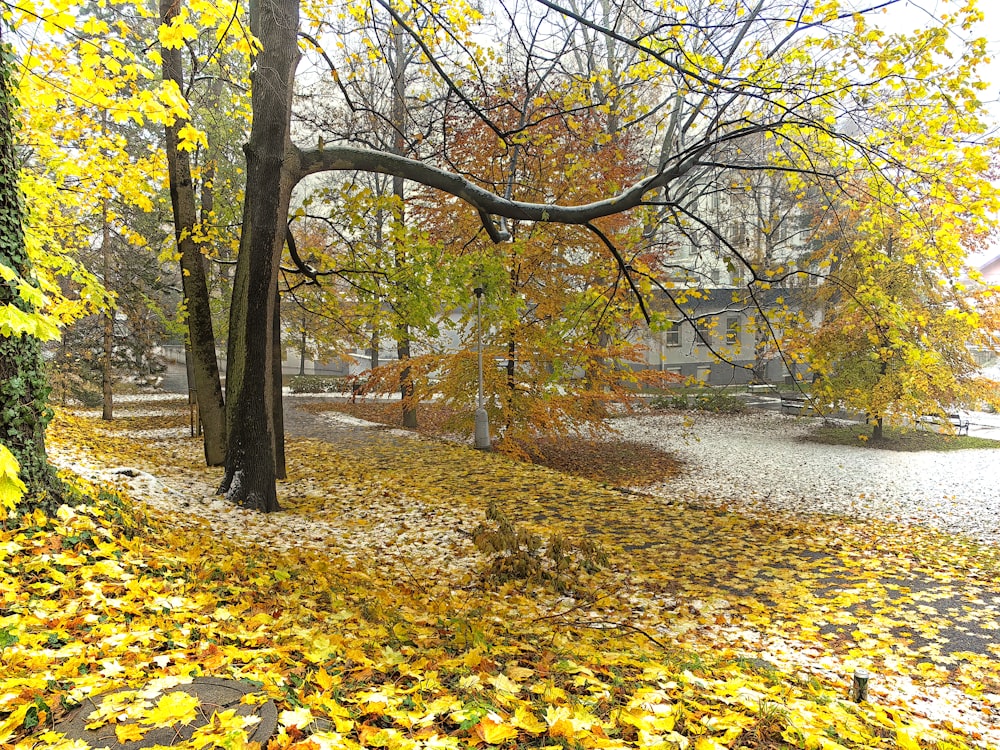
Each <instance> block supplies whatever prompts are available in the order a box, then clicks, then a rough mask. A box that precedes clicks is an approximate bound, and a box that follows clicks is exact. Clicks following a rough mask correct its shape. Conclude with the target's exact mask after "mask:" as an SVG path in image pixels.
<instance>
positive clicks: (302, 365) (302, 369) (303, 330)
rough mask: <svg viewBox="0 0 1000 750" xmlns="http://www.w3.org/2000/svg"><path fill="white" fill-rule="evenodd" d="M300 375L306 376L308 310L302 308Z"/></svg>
mask: <svg viewBox="0 0 1000 750" xmlns="http://www.w3.org/2000/svg"><path fill="white" fill-rule="evenodd" d="M299 335H300V338H299V375H305V374H306V310H305V308H304V307H303V308H302V328H301V330H300V331H299Z"/></svg>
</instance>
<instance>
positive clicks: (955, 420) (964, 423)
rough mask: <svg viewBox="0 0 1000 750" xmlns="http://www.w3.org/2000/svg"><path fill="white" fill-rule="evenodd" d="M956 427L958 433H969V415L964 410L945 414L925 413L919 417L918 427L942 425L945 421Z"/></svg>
mask: <svg viewBox="0 0 1000 750" xmlns="http://www.w3.org/2000/svg"><path fill="white" fill-rule="evenodd" d="M946 421H947V422H948V423H949V424H951V426H952V427H954V428H955V433H956V434H957V435H968V434H969V415H968V414H966V413H965V412H962V411H956V412H949V413H947V414H945V415H944V416H941V415H940V414H924V415H923V416H921V417H919V418H918V419H917V427H918V428H928V427H933V428H937V427H941V426H943V425H944V423H945V422H946Z"/></svg>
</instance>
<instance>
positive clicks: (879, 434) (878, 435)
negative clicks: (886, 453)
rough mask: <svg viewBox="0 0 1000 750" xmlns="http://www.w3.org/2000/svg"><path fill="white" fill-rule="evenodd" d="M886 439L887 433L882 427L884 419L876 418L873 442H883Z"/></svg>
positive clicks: (873, 428)
mask: <svg viewBox="0 0 1000 750" xmlns="http://www.w3.org/2000/svg"><path fill="white" fill-rule="evenodd" d="M883 437H885V431H884V429H883V427H882V417H875V424H874V425H873V426H872V440H881V439H882V438H883Z"/></svg>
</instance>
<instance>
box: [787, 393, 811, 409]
mask: <svg viewBox="0 0 1000 750" xmlns="http://www.w3.org/2000/svg"><path fill="white" fill-rule="evenodd" d="M807 406H809V398H808V397H807V396H803V395H802V394H801V393H795V394H787V393H783V394H781V408H782V409H798V410H799V411H802V410H803V409H805V408H806V407H807Z"/></svg>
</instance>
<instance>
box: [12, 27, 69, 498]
mask: <svg viewBox="0 0 1000 750" xmlns="http://www.w3.org/2000/svg"><path fill="white" fill-rule="evenodd" d="M0 34H2V32H0ZM12 55H13V53H12V51H11V50H10V48H9V47H8V46H7V45H6V43H5V41H4V40H3V39H2V37H0V264H3V265H4V266H7V267H8V268H9V269H11V270H13V271H14V272H15V273H16V274H17V275H18V276H19V277H20V278H22V279H25V280H30V279H31V278H32V269H31V261H30V259H29V258H28V253H27V250H26V248H25V245H24V227H23V219H24V205H23V203H22V199H21V190H20V184H19V175H20V163H19V162H18V159H17V152H16V150H15V147H14V112H13V104H12V102H13V94H12V87H11V81H10V78H11V73H12ZM3 305H12V306H13V307H16V308H17V309H19V310H22V311H24V312H27V313H29V314H30V313H31V312H33V310H32V308H31V306H30V305H29V304H28V303H27V302H26V301H25V300H24V299H22V298H21V295H20V294H19V292H18V289H17V280H16V279H14V280H12V281H6V280H4V278H3V277H0V306H3ZM48 395H49V386H48V382H47V380H46V378H45V373H44V371H43V367H42V352H41V346H40V344H39V341H38V339H37V338H35V337H33V336H28V335H27V334H23V333H21V334H15V335H10V336H0V441H2V444H3V445H4V446H5V447H6V448H7V449H8V450H9V451H10V452H11V453H12V454H13V456H14V458H15V459H17V462H18V464H19V465H20V467H21V471H20V477H21V481H23V482H24V484H25V485H26V487H27V495H26V498H25V499H22V503H21V506H22V507H38V508H42V509H43V510H45V511H48V512H54V511H55V509H56V508H57V507H59V504H60V503H61V501H62V496H63V491H62V485H61V483H60V482H59V480H58V479H57V478H56V475H55V472H54V471H53V470H52V468H51V467H50V466H49V463H48V459H47V457H46V454H45V427H46V425H47V424H48V422H49V419H50V417H51V411H50V410H49V408H48V405H47V398H48Z"/></svg>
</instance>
